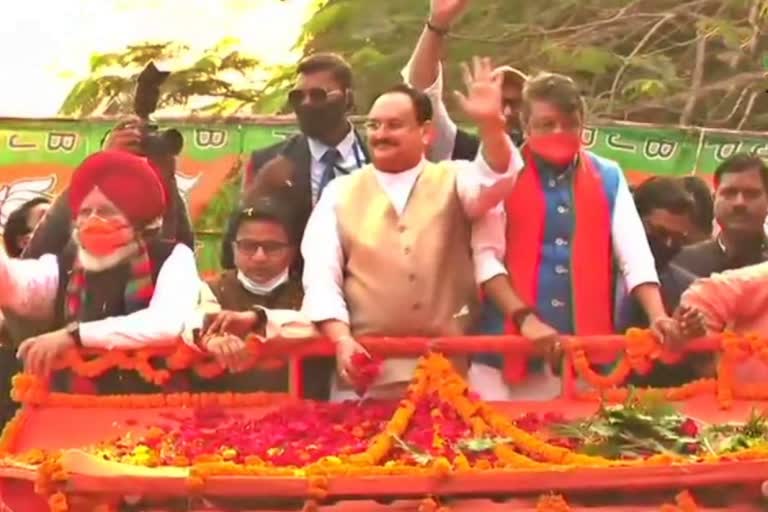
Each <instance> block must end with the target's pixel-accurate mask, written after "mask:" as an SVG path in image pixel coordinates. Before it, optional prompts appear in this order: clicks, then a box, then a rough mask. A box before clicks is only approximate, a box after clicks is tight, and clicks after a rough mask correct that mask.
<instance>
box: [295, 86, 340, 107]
mask: <svg viewBox="0 0 768 512" xmlns="http://www.w3.org/2000/svg"><path fill="white" fill-rule="evenodd" d="M334 93H336V94H341V91H340V90H338V89H334V90H330V91H327V90H325V89H323V88H320V87H311V88H309V89H293V90H292V91H291V92H289V93H288V103H289V104H290V105H291V107H293V108H296V107H299V106H300V105H301V104H302V103H304V101H305V100H306V99H307V98H309V102H310V103H325V102H326V101H328V97H329V96H331V95H332V94H334Z"/></svg>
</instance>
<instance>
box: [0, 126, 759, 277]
mask: <svg viewBox="0 0 768 512" xmlns="http://www.w3.org/2000/svg"><path fill="white" fill-rule="evenodd" d="M160 124H161V128H163V127H164V126H163V125H164V124H165V127H168V126H173V127H174V128H176V129H178V130H179V131H181V133H182V135H183V136H184V150H183V152H182V154H181V156H180V158H179V162H178V166H177V174H176V179H177V182H178V185H179V189H180V190H181V191H183V193H184V195H185V197H186V199H187V204H188V206H189V212H190V215H191V217H192V221H193V223H194V226H195V230H196V235H197V250H196V253H197V258H198V263H199V267H200V269H201V271H202V272H209V271H215V270H217V269H218V268H219V252H220V243H221V237H222V232H223V230H224V228H225V226H226V222H227V218H228V216H229V215H230V213H231V212H232V211H233V209H234V208H235V205H236V203H237V199H238V194H239V189H240V181H241V171H242V169H243V167H244V166H245V164H246V163H247V160H248V157H249V155H250V153H251V152H252V151H254V150H256V149H259V148H262V147H265V146H268V145H270V144H274V143H275V142H279V141H281V140H284V139H285V138H287V137H289V136H290V135H291V134H293V133H295V131H296V129H295V127H294V126H293V125H291V124H290V123H288V122H284V121H282V120H278V119H275V120H268V119H267V120H260V121H259V122H258V123H257V122H252V123H251V122H245V121H236V122H226V121H221V120H216V119H202V118H196V119H194V120H181V121H174V122H173V123H170V122H166V123H162V122H161V123H160ZM113 126H114V121H111V120H109V121H107V120H79V121H71V120H44V121H42V120H17V119H8V120H2V119H0V228H1V227H2V225H4V223H5V220H6V219H7V217H8V215H9V214H10V213H11V212H12V211H13V210H15V209H16V208H18V207H19V206H21V205H22V204H23V203H24V202H26V201H28V200H29V199H32V198H34V197H37V196H40V195H44V196H51V197H52V196H54V195H56V194H57V193H58V192H60V191H61V190H62V189H63V188H65V187H66V185H67V183H68V182H69V178H70V176H71V174H72V170H73V169H74V168H75V167H77V165H78V164H79V163H80V162H81V161H82V160H83V158H85V157H86V156H87V155H89V154H90V153H93V152H94V151H97V150H99V149H100V148H101V147H102V144H103V141H104V140H105V139H106V137H107V135H108V134H109V131H110V130H111V129H112V127H113ZM582 138H583V142H584V145H585V146H586V148H587V149H589V150H591V151H593V152H595V153H597V154H598V155H601V156H604V157H606V158H610V159H612V160H616V161H617V162H618V163H619V164H620V165H621V167H622V169H624V171H625V172H626V174H627V177H628V179H629V181H630V182H632V183H637V182H639V181H641V180H643V179H645V178H646V177H648V176H651V175H666V176H683V175H687V174H694V173H696V174H699V175H701V176H702V177H705V178H709V177H711V175H712V173H713V172H714V170H715V168H717V166H718V165H719V164H720V163H721V162H722V161H723V160H725V159H726V158H728V157H729V156H731V155H733V154H735V153H738V152H746V153H750V154H755V155H759V156H762V157H764V158H768V135H767V134H761V133H740V132H714V131H709V130H707V131H702V130H699V129H690V130H684V129H678V128H669V127H660V126H650V125H635V124H622V123H612V124H605V125H595V126H591V127H589V128H586V129H585V130H584V133H583V137H582Z"/></svg>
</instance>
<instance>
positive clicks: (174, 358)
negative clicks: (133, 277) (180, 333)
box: [24, 329, 768, 407]
mask: <svg viewBox="0 0 768 512" xmlns="http://www.w3.org/2000/svg"><path fill="white" fill-rule="evenodd" d="M565 346H566V354H567V355H568V357H569V358H570V360H571V361H572V363H573V367H574V368H575V369H576V371H577V373H578V375H579V376H580V377H581V378H582V379H583V380H585V381H586V382H587V383H589V384H590V385H591V386H592V387H593V388H595V389H596V390H597V391H598V393H597V394H596V393H586V394H582V395H581V396H580V397H581V398H587V399H595V398H606V397H608V398H613V397H615V398H617V399H621V398H622V397H623V396H625V394H626V391H616V390H621V389H622V388H620V386H621V385H622V384H623V383H624V381H625V380H626V379H627V377H628V376H629V375H630V374H631V373H632V372H635V373H638V374H641V375H642V374H645V373H647V372H649V371H650V370H651V368H652V367H653V364H654V363H655V362H657V361H660V362H663V363H666V364H675V363H677V362H679V361H680V359H681V355H680V354H677V353H674V352H672V351H670V350H668V349H666V348H665V347H664V346H663V345H661V344H660V343H659V342H658V341H657V340H656V339H655V337H654V336H653V335H652V334H651V332H650V331H649V330H642V329H629V330H628V331H627V333H626V346H625V348H624V354H623V356H622V357H620V358H619V359H618V361H617V363H616V365H615V366H614V368H613V369H612V370H611V371H610V373H608V374H607V375H601V374H600V373H598V372H596V371H594V370H593V368H592V364H590V361H589V358H588V357H587V353H586V351H585V349H584V347H583V345H582V343H581V342H580V341H579V340H578V339H577V338H571V339H569V340H568V341H567V343H566V344H565ZM263 347H264V346H263V344H262V343H261V342H259V341H257V340H251V341H249V342H248V348H249V356H248V361H247V365H246V366H247V367H249V368H251V367H254V366H259V367H268V368H273V367H275V366H279V365H281V364H283V362H282V361H279V360H274V359H269V360H268V359H267V358H265V357H263ZM749 357H759V358H760V359H761V360H763V361H765V362H766V363H768V340H767V339H765V338H763V337H760V336H758V335H754V334H751V335H745V336H741V335H736V334H733V333H724V334H723V335H722V337H721V357H720V359H719V362H718V375H717V379H715V380H708V379H704V380H701V381H696V382H694V383H690V384H687V385H685V386H681V387H679V388H670V389H665V390H664V394H665V396H666V397H667V398H669V399H670V400H683V399H687V398H690V397H692V396H695V395H697V394H700V393H710V392H712V391H714V392H715V393H716V396H717V398H718V400H719V402H720V404H721V405H722V406H723V407H728V406H730V405H731V403H732V402H733V400H735V399H744V400H768V383H765V384H752V383H749V384H744V383H737V382H735V381H734V377H733V375H734V374H733V369H734V368H735V366H736V365H737V364H739V363H741V362H743V361H744V360H746V359H747V358H749ZM159 359H162V360H164V361H165V368H155V367H154V366H153V361H155V360H159ZM56 368H57V369H62V368H67V369H69V370H71V371H73V372H74V373H75V374H77V375H79V376H81V377H85V378H96V377H98V376H100V375H102V374H103V373H105V372H106V371H108V370H110V369H113V368H120V369H123V370H133V371H136V372H137V373H138V374H139V375H140V376H141V377H142V378H143V379H144V380H146V381H147V382H150V383H153V384H155V385H162V384H164V383H166V382H168V380H169V379H170V377H171V372H172V371H177V370H186V369H191V370H193V371H195V372H196V373H197V374H198V375H200V376H201V377H203V378H213V377H216V376H218V375H220V374H222V373H223V372H224V371H225V369H224V368H223V367H222V366H221V365H219V363H218V362H217V361H216V360H215V359H214V358H213V357H211V355H210V354H206V353H201V352H198V351H196V350H195V349H193V348H191V347H190V346H188V345H186V344H184V343H178V344H177V345H176V346H173V347H155V348H145V349H139V350H132V351H122V350H112V351H80V350H77V349H72V350H70V351H68V352H67V353H66V354H65V355H64V357H62V358H61V359H60V360H59V362H58V363H57V365H56ZM713 382H714V383H715V389H714V390H713V389H711V388H712V383H713ZM46 395H47V393H46V392H45V390H42V389H36V390H35V391H34V392H32V390H31V389H27V390H26V393H25V394H24V397H25V399H26V400H25V401H27V402H32V403H43V398H44V397H45V396H46ZM603 395H605V396H603Z"/></svg>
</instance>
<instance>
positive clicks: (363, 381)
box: [350, 352, 383, 396]
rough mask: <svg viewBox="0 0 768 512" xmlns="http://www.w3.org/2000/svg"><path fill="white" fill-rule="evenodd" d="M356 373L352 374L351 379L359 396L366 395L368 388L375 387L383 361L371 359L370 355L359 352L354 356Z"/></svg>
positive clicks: (353, 361)
mask: <svg viewBox="0 0 768 512" xmlns="http://www.w3.org/2000/svg"><path fill="white" fill-rule="evenodd" d="M351 362H352V366H353V367H354V372H350V379H352V385H353V386H354V388H355V393H357V394H358V396H363V395H365V392H366V391H368V388H370V387H371V385H373V383H374V382H375V381H376V379H377V378H378V376H379V375H380V374H381V364H382V362H383V361H382V360H381V359H380V358H378V357H369V356H368V354H365V353H363V352H357V353H355V354H353V355H352V361H351Z"/></svg>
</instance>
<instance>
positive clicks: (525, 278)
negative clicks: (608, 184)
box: [504, 150, 613, 382]
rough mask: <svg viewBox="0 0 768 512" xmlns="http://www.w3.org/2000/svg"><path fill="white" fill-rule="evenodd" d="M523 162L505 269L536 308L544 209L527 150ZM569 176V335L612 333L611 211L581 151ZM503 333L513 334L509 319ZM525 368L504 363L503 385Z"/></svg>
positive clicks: (517, 362) (510, 203)
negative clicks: (572, 222)
mask: <svg viewBox="0 0 768 512" xmlns="http://www.w3.org/2000/svg"><path fill="white" fill-rule="evenodd" d="M524 157H525V162H526V165H525V168H524V169H523V171H522V173H521V174H520V177H519V178H518V182H517V184H516V185H515V188H514V190H513V191H512V193H511V194H510V195H509V196H508V197H507V199H506V201H505V208H506V212H507V219H508V221H507V251H506V255H507V256H506V260H507V261H506V264H507V270H508V271H509V275H510V279H511V280H512V284H513V286H514V287H515V290H516V291H517V293H518V294H519V295H520V297H521V298H522V300H523V301H524V302H525V303H526V304H528V305H530V306H531V307H534V308H535V307H536V302H537V299H538V297H537V290H538V277H539V267H540V264H541V248H542V241H543V238H544V225H545V217H546V208H547V205H546V199H545V196H544V190H542V187H541V178H540V176H539V170H538V169H537V168H536V164H535V161H534V158H533V154H532V153H531V151H530V150H526V151H524ZM574 172H575V176H574V184H573V200H574V207H573V213H574V216H575V226H574V231H573V236H572V240H571V244H572V245H571V266H570V268H571V273H570V274H569V275H570V278H571V293H572V297H571V299H572V301H573V316H574V318H573V325H574V328H575V332H574V334H577V335H580V336H589V335H596V334H608V333H612V332H613V318H612V316H613V315H612V311H613V304H612V303H613V288H612V287H613V279H612V275H613V272H612V264H613V254H612V250H611V207H610V204H609V201H608V197H607V195H606V193H605V189H604V186H603V179H602V177H601V176H600V172H599V171H598V170H597V169H595V166H594V164H593V163H592V159H591V158H590V157H589V156H588V155H587V154H586V153H585V152H583V151H582V152H581V153H580V154H579V158H578V167H577V169H576V170H575V171H574ZM505 332H506V333H508V334H518V329H517V326H515V325H514V322H512V321H511V320H510V319H508V320H507V322H506V325H505ZM526 368H527V361H525V360H524V359H520V358H506V361H505V364H504V376H505V378H506V380H507V381H508V382H519V381H520V380H522V379H524V378H525V375H526Z"/></svg>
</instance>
